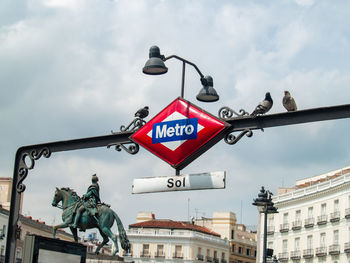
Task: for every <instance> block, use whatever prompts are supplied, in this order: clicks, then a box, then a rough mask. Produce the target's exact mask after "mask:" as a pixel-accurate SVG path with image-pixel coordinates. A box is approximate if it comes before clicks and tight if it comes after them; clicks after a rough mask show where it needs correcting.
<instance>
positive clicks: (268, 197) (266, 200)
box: [253, 186, 278, 263]
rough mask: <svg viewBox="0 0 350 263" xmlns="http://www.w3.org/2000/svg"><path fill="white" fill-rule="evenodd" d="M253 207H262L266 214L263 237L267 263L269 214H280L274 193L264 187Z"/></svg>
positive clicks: (264, 259)
mask: <svg viewBox="0 0 350 263" xmlns="http://www.w3.org/2000/svg"><path fill="white" fill-rule="evenodd" d="M253 205H255V206H258V207H261V208H262V213H263V214H264V236H263V263H266V251H267V249H266V243H267V214H274V213H278V211H277V208H276V207H275V206H274V203H273V202H272V193H271V192H270V191H268V190H267V191H266V190H265V188H264V187H263V186H262V187H261V189H260V192H259V194H258V198H256V199H254V203H253Z"/></svg>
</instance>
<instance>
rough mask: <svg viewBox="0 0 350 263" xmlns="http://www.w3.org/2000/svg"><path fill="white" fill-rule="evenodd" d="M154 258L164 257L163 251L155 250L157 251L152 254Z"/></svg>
mask: <svg viewBox="0 0 350 263" xmlns="http://www.w3.org/2000/svg"><path fill="white" fill-rule="evenodd" d="M154 257H156V258H165V254H164V251H157V253H156V254H155V255H154Z"/></svg>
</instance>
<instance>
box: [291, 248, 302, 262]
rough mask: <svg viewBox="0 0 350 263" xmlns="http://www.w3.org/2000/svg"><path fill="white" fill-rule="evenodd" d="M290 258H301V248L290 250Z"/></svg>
mask: <svg viewBox="0 0 350 263" xmlns="http://www.w3.org/2000/svg"><path fill="white" fill-rule="evenodd" d="M290 258H291V259H293V260H295V259H300V258H301V252H300V250H295V251H291V252H290Z"/></svg>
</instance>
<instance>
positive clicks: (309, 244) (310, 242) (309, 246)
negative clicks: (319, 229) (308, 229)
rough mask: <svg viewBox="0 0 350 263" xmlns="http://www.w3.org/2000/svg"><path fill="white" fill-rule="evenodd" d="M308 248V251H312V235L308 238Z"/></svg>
mask: <svg viewBox="0 0 350 263" xmlns="http://www.w3.org/2000/svg"><path fill="white" fill-rule="evenodd" d="M306 247H307V249H312V235H310V236H307V242H306Z"/></svg>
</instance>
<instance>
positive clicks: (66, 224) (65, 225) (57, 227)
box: [52, 222, 69, 238]
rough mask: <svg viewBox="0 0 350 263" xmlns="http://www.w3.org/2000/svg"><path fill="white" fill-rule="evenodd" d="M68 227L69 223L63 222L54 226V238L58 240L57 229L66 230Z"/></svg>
mask: <svg viewBox="0 0 350 263" xmlns="http://www.w3.org/2000/svg"><path fill="white" fill-rule="evenodd" d="M68 225H69V223H67V222H63V223H62V224H60V225H57V226H54V227H53V230H52V237H53V238H56V231H57V229H61V228H66V227H68Z"/></svg>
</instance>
